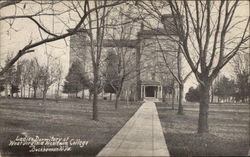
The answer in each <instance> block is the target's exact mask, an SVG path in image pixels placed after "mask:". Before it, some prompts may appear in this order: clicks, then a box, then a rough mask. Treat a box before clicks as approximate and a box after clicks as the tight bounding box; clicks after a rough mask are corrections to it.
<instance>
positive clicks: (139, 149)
mask: <svg viewBox="0 0 250 157" xmlns="http://www.w3.org/2000/svg"><path fill="white" fill-rule="evenodd" d="M97 156H170V155H169V152H168V148H167V145H166V143H165V138H164V135H163V132H162V127H161V123H160V120H159V117H158V112H157V110H156V106H155V103H153V102H145V103H144V104H142V106H141V107H140V108H139V109H138V111H137V112H136V113H135V114H134V116H133V117H131V119H130V120H129V121H128V122H127V123H126V124H125V125H124V126H123V127H122V128H121V130H120V131H119V132H118V133H117V134H116V135H115V136H114V137H113V138H112V139H111V140H110V141H109V143H108V144H107V145H106V146H105V147H104V148H103V149H102V150H101V151H100V152H99V154H98V155H97Z"/></svg>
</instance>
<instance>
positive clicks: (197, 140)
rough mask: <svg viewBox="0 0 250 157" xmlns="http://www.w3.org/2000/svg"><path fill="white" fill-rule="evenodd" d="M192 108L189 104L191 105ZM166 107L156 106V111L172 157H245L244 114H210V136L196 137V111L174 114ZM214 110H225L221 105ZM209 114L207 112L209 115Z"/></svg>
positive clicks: (246, 129) (161, 104) (245, 134)
mask: <svg viewBox="0 0 250 157" xmlns="http://www.w3.org/2000/svg"><path fill="white" fill-rule="evenodd" d="M191 105H192V104H191ZM169 107H170V106H169V105H166V104H164V103H158V104H157V110H158V114H159V118H160V121H161V125H162V127H163V131H164V136H165V139H166V143H167V146H168V149H169V152H170V155H171V157H182V156H184V157H189V156H190V157H191V156H247V154H248V149H249V140H248V139H249V128H248V122H247V121H245V120H244V119H246V118H248V115H247V114H243V113H237V110H235V113H237V114H234V113H233V114H232V113H228V112H212V113H213V114H211V115H209V126H210V129H209V131H210V133H209V134H203V135H201V134H197V133H196V132H197V123H198V115H199V113H198V111H185V108H184V115H177V111H176V110H171V109H170V108H169ZM214 108H218V109H221V110H223V109H225V107H223V106H215V107H214ZM209 113H210V112H209Z"/></svg>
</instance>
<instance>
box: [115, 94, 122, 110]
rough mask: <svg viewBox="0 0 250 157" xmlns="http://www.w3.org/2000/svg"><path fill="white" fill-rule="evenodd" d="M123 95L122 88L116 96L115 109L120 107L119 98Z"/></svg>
mask: <svg viewBox="0 0 250 157" xmlns="http://www.w3.org/2000/svg"><path fill="white" fill-rule="evenodd" d="M120 95H121V90H119V91H117V93H116V96H115V109H116V110H117V109H118V102H119V98H120Z"/></svg>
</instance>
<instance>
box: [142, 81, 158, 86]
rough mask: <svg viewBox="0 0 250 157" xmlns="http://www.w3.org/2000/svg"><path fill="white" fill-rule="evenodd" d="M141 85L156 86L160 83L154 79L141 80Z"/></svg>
mask: <svg viewBox="0 0 250 157" xmlns="http://www.w3.org/2000/svg"><path fill="white" fill-rule="evenodd" d="M141 85H152V86H157V85H161V83H160V82H159V81H154V80H141Z"/></svg>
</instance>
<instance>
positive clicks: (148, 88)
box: [145, 86, 156, 97]
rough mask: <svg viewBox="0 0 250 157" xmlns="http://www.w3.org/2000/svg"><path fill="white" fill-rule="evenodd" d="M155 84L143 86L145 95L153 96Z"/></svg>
mask: <svg viewBox="0 0 250 157" xmlns="http://www.w3.org/2000/svg"><path fill="white" fill-rule="evenodd" d="M155 90H156V88H155V86H146V87H145V95H146V97H155Z"/></svg>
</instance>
